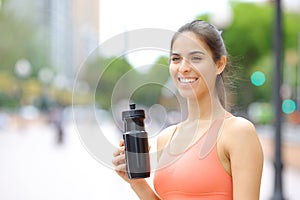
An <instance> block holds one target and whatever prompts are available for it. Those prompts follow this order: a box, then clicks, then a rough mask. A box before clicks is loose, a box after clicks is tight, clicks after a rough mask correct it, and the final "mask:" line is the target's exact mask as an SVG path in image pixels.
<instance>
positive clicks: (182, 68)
mask: <svg viewBox="0 0 300 200" xmlns="http://www.w3.org/2000/svg"><path fill="white" fill-rule="evenodd" d="M189 71H191V66H190V63H189V62H188V61H187V60H186V59H182V61H181V62H180V65H179V67H178V72H180V73H186V72H189Z"/></svg>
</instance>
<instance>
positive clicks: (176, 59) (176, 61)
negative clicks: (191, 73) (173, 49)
mask: <svg viewBox="0 0 300 200" xmlns="http://www.w3.org/2000/svg"><path fill="white" fill-rule="evenodd" d="M180 59H181V58H180V57H179V56H172V57H171V62H172V63H178V62H180Z"/></svg>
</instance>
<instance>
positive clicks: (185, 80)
mask: <svg viewBox="0 0 300 200" xmlns="http://www.w3.org/2000/svg"><path fill="white" fill-rule="evenodd" d="M178 80H179V82H181V83H194V82H195V81H197V80H198V78H180V77H179V78H178Z"/></svg>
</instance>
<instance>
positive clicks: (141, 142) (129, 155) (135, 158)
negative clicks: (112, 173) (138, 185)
mask: <svg viewBox="0 0 300 200" xmlns="http://www.w3.org/2000/svg"><path fill="white" fill-rule="evenodd" d="M123 139H124V143H125V158H126V170H127V174H128V177H129V178H130V179H135V178H147V177H150V157H149V145H148V134H147V132H145V131H129V132H125V133H124V134H123Z"/></svg>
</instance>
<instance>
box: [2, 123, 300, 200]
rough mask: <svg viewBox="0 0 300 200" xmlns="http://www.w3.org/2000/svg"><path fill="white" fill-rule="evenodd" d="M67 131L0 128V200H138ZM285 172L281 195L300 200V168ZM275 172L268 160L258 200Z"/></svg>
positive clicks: (36, 127)
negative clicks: (60, 136)
mask: <svg viewBox="0 0 300 200" xmlns="http://www.w3.org/2000/svg"><path fill="white" fill-rule="evenodd" d="M65 130H66V131H65V138H64V139H65V140H64V141H65V142H64V143H63V144H61V145H59V144H58V143H57V142H56V134H55V130H54V128H53V127H52V126H48V125H44V124H40V125H34V126H26V127H19V128H7V129H2V130H0V162H1V164H0V177H1V178H0V199H3V200H20V199H22V200H40V199H43V200H66V199H72V200H86V199H88V200H94V199H95V200H99V199H101V200H102V199H105V200H106V199H107V200H110V199H111V200H115V199H123V200H127V199H128V200H135V199H138V198H137V197H136V196H135V194H134V193H133V192H132V191H131V189H130V188H129V186H128V185H127V184H126V183H124V182H123V181H122V180H121V179H120V178H119V177H118V176H117V175H116V174H115V172H114V171H113V170H112V169H110V168H108V167H106V166H104V165H103V164H101V163H100V162H98V161H97V160H96V159H94V158H93V156H91V155H90V153H88V151H87V150H86V148H85V147H84V145H82V143H81V141H80V139H79V137H78V134H77V133H76V129H75V127H74V126H73V125H68V126H67V127H66V129H65ZM283 175H284V176H283V177H284V192H285V197H286V198H288V199H289V200H299V199H300V190H299V188H298V187H299V185H300V171H298V170H296V169H290V168H285V170H284V174H283ZM273 176H274V171H273V166H272V164H271V162H270V161H269V160H266V161H265V165H264V171H263V177H262V186H261V198H260V199H261V200H267V199H270V197H271V196H272V193H273ZM149 183H150V184H151V178H150V179H149Z"/></svg>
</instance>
